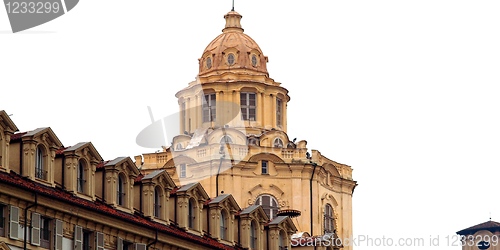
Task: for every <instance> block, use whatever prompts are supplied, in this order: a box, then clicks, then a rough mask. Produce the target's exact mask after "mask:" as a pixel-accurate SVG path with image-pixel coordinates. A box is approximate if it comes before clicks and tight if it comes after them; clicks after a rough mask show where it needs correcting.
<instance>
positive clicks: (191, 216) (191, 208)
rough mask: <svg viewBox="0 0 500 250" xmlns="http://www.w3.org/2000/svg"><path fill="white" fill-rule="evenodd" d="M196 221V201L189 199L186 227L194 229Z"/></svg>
mask: <svg viewBox="0 0 500 250" xmlns="http://www.w3.org/2000/svg"><path fill="white" fill-rule="evenodd" d="M195 222H196V202H195V201H194V200H193V199H189V205H188V227H189V228H191V229H195V228H194V227H195V224H196V223H195Z"/></svg>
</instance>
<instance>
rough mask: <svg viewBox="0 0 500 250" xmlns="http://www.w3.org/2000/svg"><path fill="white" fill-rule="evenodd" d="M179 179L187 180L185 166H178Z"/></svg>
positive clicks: (183, 164)
mask: <svg viewBox="0 0 500 250" xmlns="http://www.w3.org/2000/svg"><path fill="white" fill-rule="evenodd" d="M179 178H187V165H186V163H182V164H180V165H179Z"/></svg>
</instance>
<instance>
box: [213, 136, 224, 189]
mask: <svg viewBox="0 0 500 250" xmlns="http://www.w3.org/2000/svg"><path fill="white" fill-rule="evenodd" d="M219 153H220V154H221V156H220V162H219V169H217V176H216V177H215V197H217V196H219V174H220V168H221V166H222V160H223V159H224V157H225V155H224V148H223V146H222V145H221V146H220V150H219Z"/></svg>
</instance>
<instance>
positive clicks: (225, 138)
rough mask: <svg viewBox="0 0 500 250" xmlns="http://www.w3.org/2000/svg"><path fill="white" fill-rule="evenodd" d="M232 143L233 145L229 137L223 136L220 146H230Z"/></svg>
mask: <svg viewBox="0 0 500 250" xmlns="http://www.w3.org/2000/svg"><path fill="white" fill-rule="evenodd" d="M232 143H233V139H231V137H229V136H228V135H224V136H223V137H222V138H221V139H220V144H232Z"/></svg>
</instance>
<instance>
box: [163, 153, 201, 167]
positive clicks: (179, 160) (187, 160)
mask: <svg viewBox="0 0 500 250" xmlns="http://www.w3.org/2000/svg"><path fill="white" fill-rule="evenodd" d="M195 163H197V162H196V161H195V160H194V159H193V158H191V157H189V156H185V155H179V156H176V157H174V158H172V159H170V160H169V161H167V163H165V165H163V167H162V168H171V167H175V166H178V165H180V164H186V165H189V164H195Z"/></svg>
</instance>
